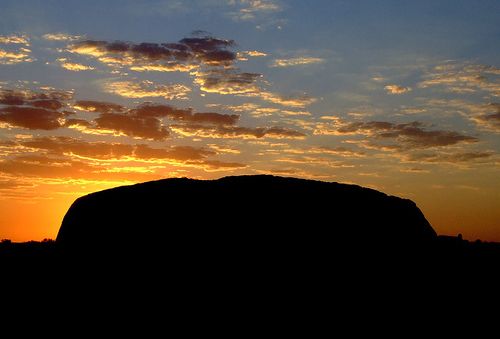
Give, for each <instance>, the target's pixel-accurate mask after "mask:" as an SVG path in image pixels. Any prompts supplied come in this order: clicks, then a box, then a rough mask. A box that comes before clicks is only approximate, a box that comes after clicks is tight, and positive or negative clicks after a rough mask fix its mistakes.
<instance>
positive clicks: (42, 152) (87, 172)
mask: <svg viewBox="0 0 500 339" xmlns="http://www.w3.org/2000/svg"><path fill="white" fill-rule="evenodd" d="M9 147H10V148H12V147H17V148H18V150H17V154H16V156H15V157H13V158H9V159H4V160H2V161H0V172H3V173H7V174H15V175H23V176H33V177H48V178H52V177H54V178H57V177H64V178H89V179H100V178H106V179H107V180H109V179H110V173H113V174H114V175H111V177H112V178H114V179H119V178H125V177H127V178H129V179H132V180H152V179H153V178H152V177H144V179H141V178H142V177H140V178H138V177H137V176H134V174H137V173H144V174H146V173H149V175H155V173H156V172H157V170H161V169H164V168H165V166H166V165H171V166H180V167H192V168H199V169H202V170H205V171H220V170H235V169H240V168H245V167H247V165H245V164H242V163H237V162H226V161H220V160H214V159H208V157H211V156H214V155H216V154H217V153H216V152H215V151H213V150H211V149H208V148H197V147H192V146H168V147H162V148H153V147H150V146H149V145H145V144H138V145H129V144H121V143H109V142H88V141H85V140H81V139H75V138H70V137H40V138H32V139H29V140H24V139H19V140H16V142H15V143H13V142H11V143H10V144H9ZM34 152H36V153H34ZM144 163H146V164H147V166H144V165H143V164H144ZM110 164H113V166H112V167H110ZM50 167H53V168H54V170H53V171H50ZM124 175H125V176H124ZM0 186H1V185H0ZM0 188H2V187H0Z"/></svg>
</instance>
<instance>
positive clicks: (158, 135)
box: [94, 113, 170, 141]
mask: <svg viewBox="0 0 500 339" xmlns="http://www.w3.org/2000/svg"><path fill="white" fill-rule="evenodd" d="M94 122H95V125H96V128H97V129H102V130H111V131H115V132H117V133H116V134H117V135H128V136H130V137H133V138H140V139H150V140H159V141H160V140H165V139H166V138H168V136H169V135H170V133H169V131H168V129H167V128H166V127H165V126H163V124H162V122H161V121H160V120H159V119H157V118H155V117H144V116H136V115H127V114H119V113H105V114H101V115H100V116H99V117H98V118H96V119H94Z"/></svg>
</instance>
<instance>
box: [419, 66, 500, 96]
mask: <svg viewBox="0 0 500 339" xmlns="http://www.w3.org/2000/svg"><path fill="white" fill-rule="evenodd" d="M498 75H500V69H498V68H496V67H493V66H486V65H475V64H464V63H457V62H452V63H445V64H442V65H438V66H436V67H434V68H433V70H432V71H430V72H428V73H427V74H425V75H424V80H423V81H421V82H420V83H419V84H418V87H420V88H430V87H434V86H438V87H440V88H442V89H443V90H444V91H447V92H452V93H457V94H467V93H469V94H472V93H476V92H478V91H482V92H487V93H489V94H491V95H493V96H495V97H498V96H500V79H499V77H498Z"/></svg>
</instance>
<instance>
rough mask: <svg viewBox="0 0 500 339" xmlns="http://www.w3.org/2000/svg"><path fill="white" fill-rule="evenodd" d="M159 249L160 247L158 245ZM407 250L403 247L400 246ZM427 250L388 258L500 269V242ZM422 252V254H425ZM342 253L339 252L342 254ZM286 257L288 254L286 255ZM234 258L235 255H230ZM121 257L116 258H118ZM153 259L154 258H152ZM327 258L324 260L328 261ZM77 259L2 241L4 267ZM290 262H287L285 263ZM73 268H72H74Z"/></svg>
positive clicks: (437, 244)
mask: <svg viewBox="0 0 500 339" xmlns="http://www.w3.org/2000/svg"><path fill="white" fill-rule="evenodd" d="M155 246H158V244H157V243H155ZM130 247H131V248H130V251H129V252H127V254H126V256H127V260H129V259H130V258H134V257H135V258H141V260H143V259H144V253H143V251H144V250H145V249H147V248H148V246H147V244H143V245H141V244H139V243H137V244H132V245H131V246H130ZM400 247H401V248H404V245H403V246H400ZM374 248H376V246H373V247H370V249H367V251H366V253H363V251H359V249H358V250H357V252H356V254H353V253H346V255H345V256H340V257H338V256H336V257H332V258H331V259H332V263H333V262H334V263H340V264H342V263H344V264H349V262H350V260H351V259H352V260H356V261H360V260H361V261H363V258H365V259H366V260H367V261H369V260H370V258H373V257H374V256H377V255H378V254H380V253H373V251H374ZM345 249H346V246H342V250H344V251H345ZM424 251H425V255H419V256H418V257H415V256H412V257H411V258H410V257H409V256H408V255H407V253H404V254H403V255H402V256H401V254H400V253H397V252H396V253H391V254H390V255H392V258H388V257H387V255H388V254H387V253H384V257H385V258H386V259H388V260H390V261H398V259H401V260H408V259H411V260H412V261H413V262H415V261H416V262H418V261H421V263H422V264H434V265H438V266H442V267H446V266H450V267H451V266H453V267H461V266H467V267H474V266H475V267H484V266H488V267H490V268H491V269H494V270H497V269H498V270H500V243H496V242H484V241H481V240H476V241H468V240H463V239H462V238H461V237H453V236H438V237H437V238H436V240H435V241H434V242H433V243H432V245H431V246H430V247H427V248H425V249H423V250H422V252H424ZM422 252H420V253H422ZM92 253H93V252H92V247H91V246H89V248H88V251H87V252H83V253H81V255H80V256H79V258H78V261H77V262H78V263H81V262H82V261H86V260H87V259H88V260H89V262H94V263H95V262H96V260H98V258H97V259H96V258H95V256H93V255H92ZM338 254H339V253H336V255H338ZM283 255H284V256H285V257H286V253H284V254H283ZM227 256H228V257H231V254H230V253H228V254H227ZM119 257H120V256H119V255H117V256H116V258H115V259H118V261H117V263H119ZM186 258H187V257H182V258H179V259H178V260H179V261H182V260H183V259H186ZM150 259H151V258H150ZM154 259H158V260H164V261H169V260H172V259H171V258H167V257H163V258H160V257H156V258H154ZM325 259H326V258H322V259H321V261H324V260H325ZM73 260H75V258H74V256H68V255H67V254H66V253H65V251H64V250H62V249H61V248H59V247H58V245H57V243H56V242H55V241H53V240H51V239H48V240H44V241H41V242H38V241H29V242H21V243H16V242H11V241H10V240H3V241H1V242H0V265H2V266H4V267H5V266H6V265H12V264H15V265H37V266H38V267H40V266H39V265H42V266H41V267H43V266H44V265H46V266H47V267H50V266H52V267H53V266H54V265H62V264H64V266H65V267H68V265H70V266H71V264H72V263H75V264H76V263H77V262H73ZM285 261H286V260H285ZM70 266H69V267H70Z"/></svg>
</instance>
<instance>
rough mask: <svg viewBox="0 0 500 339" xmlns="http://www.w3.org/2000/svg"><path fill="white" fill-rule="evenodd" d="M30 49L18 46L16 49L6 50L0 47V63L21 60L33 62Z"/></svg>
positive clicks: (19, 61)
mask: <svg viewBox="0 0 500 339" xmlns="http://www.w3.org/2000/svg"><path fill="white" fill-rule="evenodd" d="M30 53H31V50H29V49H27V48H20V49H19V50H17V51H8V50H4V49H2V48H0V65H15V64H19V63H21V62H33V61H35V59H33V58H31V56H30Z"/></svg>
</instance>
